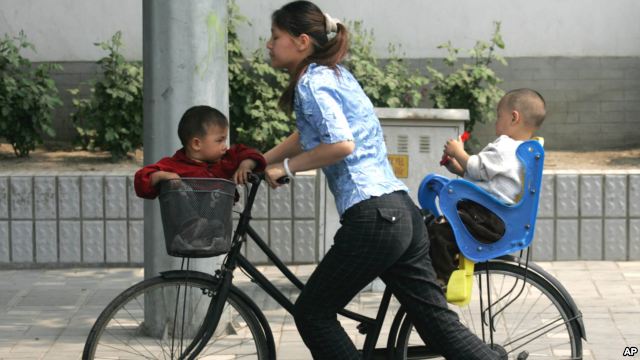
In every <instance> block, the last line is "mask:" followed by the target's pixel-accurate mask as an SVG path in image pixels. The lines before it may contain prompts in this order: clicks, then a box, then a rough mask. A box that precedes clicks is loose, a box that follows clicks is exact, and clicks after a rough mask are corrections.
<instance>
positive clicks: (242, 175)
mask: <svg viewBox="0 0 640 360" xmlns="http://www.w3.org/2000/svg"><path fill="white" fill-rule="evenodd" d="M256 165H257V163H256V161H255V160H252V159H244V160H242V162H241V163H240V165H238V169H237V170H236V172H235V173H234V174H233V182H235V183H236V184H246V183H247V180H248V178H249V174H250V173H251V171H252V170H253V169H255V167H256Z"/></svg>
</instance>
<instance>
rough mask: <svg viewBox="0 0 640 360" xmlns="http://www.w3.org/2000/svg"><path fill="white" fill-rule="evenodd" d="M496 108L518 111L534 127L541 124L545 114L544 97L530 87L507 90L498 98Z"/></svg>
mask: <svg viewBox="0 0 640 360" xmlns="http://www.w3.org/2000/svg"><path fill="white" fill-rule="evenodd" d="M498 108H499V109H503V110H506V111H509V112H511V111H517V112H519V113H520V116H521V117H522V119H523V120H524V122H525V123H526V124H527V125H529V126H531V127H533V128H536V129H537V128H539V127H540V126H541V125H542V122H543V121H544V118H545V116H546V115H547V112H546V110H545V101H544V98H543V97H542V95H540V93H539V92H537V91H535V90H531V89H524V88H523V89H515V90H511V91H509V92H507V93H506V94H505V95H504V96H503V97H502V99H501V100H500V103H499V104H498Z"/></svg>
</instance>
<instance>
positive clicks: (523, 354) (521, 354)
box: [516, 350, 529, 360]
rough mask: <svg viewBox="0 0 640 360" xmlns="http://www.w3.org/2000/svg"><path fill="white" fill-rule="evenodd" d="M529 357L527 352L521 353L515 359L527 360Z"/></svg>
mask: <svg viewBox="0 0 640 360" xmlns="http://www.w3.org/2000/svg"><path fill="white" fill-rule="evenodd" d="M528 357H529V352H528V351H526V350H525V351H523V352H521V353H520V354H518V357H517V358H516V359H517V360H527V358H528Z"/></svg>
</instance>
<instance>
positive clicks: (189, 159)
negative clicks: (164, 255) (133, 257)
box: [134, 105, 266, 248]
mask: <svg viewBox="0 0 640 360" xmlns="http://www.w3.org/2000/svg"><path fill="white" fill-rule="evenodd" d="M228 128H229V122H228V121H227V118H226V117H225V116H224V115H223V114H222V113H221V112H220V111H218V110H216V109H214V108H212V107H210V106H206V105H200V106H194V107H191V108H190V109H188V110H187V111H186V112H185V113H184V115H182V118H181V119H180V123H179V125H178V137H179V138H180V142H181V143H182V145H183V148H182V149H180V150H178V151H176V153H175V154H174V155H173V156H172V157H165V158H162V159H161V160H160V161H158V162H157V163H155V164H150V165H147V166H145V167H143V168H142V169H140V170H138V171H137V172H136V174H135V178H134V187H135V191H136V194H137V195H138V196H139V197H142V198H145V199H154V198H156V197H157V196H158V194H159V184H160V182H161V181H162V180H174V179H180V178H181V177H192V178H223V179H227V180H233V181H234V182H235V183H237V184H244V183H246V181H247V176H248V174H249V173H250V172H252V171H254V170H256V171H262V170H264V168H265V166H266V162H265V160H264V158H263V157H262V154H260V152H258V151H257V150H255V149H252V148H249V147H247V146H244V145H241V144H236V145H232V146H231V147H227V145H226V140H227V132H228ZM172 185H176V186H184V184H181V182H177V181H176V182H175V184H172ZM186 190H187V191H188V190H189V189H186ZM188 205H192V206H188ZM193 206H195V204H189V201H177V202H176V204H175V207H173V209H172V211H174V212H175V215H176V217H179V218H181V219H185V221H183V222H182V224H181V225H180V229H179V230H178V235H176V237H180V238H176V239H175V240H176V241H178V242H179V243H182V244H184V243H187V246H186V247H187V248H189V247H193V248H197V247H198V246H201V245H202V244H201V243H211V242H212V241H213V239H214V238H215V237H219V236H221V234H218V232H220V231H222V230H221V229H223V228H224V226H223V225H222V223H220V222H219V221H215V220H213V219H211V220H209V219H206V218H203V217H202V216H201V215H200V214H199V213H200V211H198V209H195V208H194V207H193ZM188 244H192V246H189V245H188Z"/></svg>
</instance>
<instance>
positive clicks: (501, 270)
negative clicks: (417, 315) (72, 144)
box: [389, 261, 582, 360]
mask: <svg viewBox="0 0 640 360" xmlns="http://www.w3.org/2000/svg"><path fill="white" fill-rule="evenodd" d="M487 269H488V273H489V276H490V279H491V288H492V291H491V301H492V303H493V304H497V305H496V306H495V307H492V312H493V314H494V315H495V316H496V317H497V321H496V322H497V323H498V324H497V325H496V326H495V328H496V331H495V332H494V334H493V339H494V344H498V345H500V346H501V347H503V348H504V349H505V350H506V352H507V353H508V357H509V359H516V358H517V355H518V354H520V353H521V352H522V351H527V352H528V354H529V355H528V358H527V359H528V360H535V359H542V358H544V359H582V340H581V330H580V326H579V324H578V320H577V319H576V318H575V316H574V315H573V311H572V310H571V307H570V306H569V304H568V302H567V301H566V299H565V298H564V296H563V295H562V294H561V293H560V292H559V291H558V290H557V289H556V288H555V286H553V284H552V283H551V282H550V281H548V280H547V279H545V278H544V277H542V276H540V275H538V274H537V273H535V272H533V271H531V270H526V269H525V268H524V267H522V266H519V265H517V264H514V263H507V262H500V261H489V262H486V263H479V264H476V267H475V271H474V286H473V295H472V300H471V303H470V304H469V305H467V306H464V307H457V306H451V309H453V310H454V311H456V312H457V313H458V315H459V316H460V321H461V322H462V323H464V324H465V325H466V326H467V327H468V328H469V329H470V330H471V331H472V332H473V333H475V334H476V335H478V336H479V337H480V338H481V339H483V340H485V342H486V343H488V342H489V331H488V330H489V329H488V327H487V326H486V325H485V326H484V335H483V334H482V327H483V326H482V322H481V316H480V307H479V302H480V296H479V291H478V278H479V276H480V275H481V276H482V286H483V287H484V288H483V290H482V291H483V296H482V297H483V301H484V309H486V308H487V304H488V301H487V297H486V272H487ZM525 279H526V281H525V282H526V283H525V282H523V280H525ZM514 285H515V286H514ZM523 285H524V286H523ZM520 289H522V292H520ZM509 291H511V292H509ZM518 293H520V295H519V296H516V295H517V294H518ZM503 296H506V297H504V298H503ZM512 300H513V301H514V302H513V303H511V304H510V305H508V306H507V307H505V308H504V310H503V311H501V312H500V313H498V314H497V315H496V312H497V311H498V310H499V309H500V308H503V307H504V306H505V305H506V304H507V303H509V302H510V301H512ZM541 302H542V303H541ZM534 308H535V310H534ZM486 313H487V312H485V314H486ZM396 317H402V318H401V319H398V321H400V323H401V325H400V327H399V330H398V332H397V338H395V339H393V338H391V339H389V343H390V344H395V349H394V352H393V358H395V359H403V360H404V359H442V357H441V356H440V355H438V354H437V351H435V350H434V349H433V348H431V347H429V345H428V344H424V342H422V340H421V339H420V337H419V335H418V334H417V332H416V331H415V330H414V329H413V325H412V324H411V321H410V320H409V318H408V317H407V316H406V312H404V310H403V311H401V312H398V314H396ZM511 325H514V328H513V329H512V328H511V327H510V326H511ZM536 330H537V332H534V333H533V335H536V336H537V337H534V336H531V337H530V338H529V337H525V338H522V339H519V338H520V337H521V336H524V335H526V334H528V333H531V332H532V331H536ZM390 336H392V337H393V336H395V335H394V334H391V335H390ZM528 341H529V342H528Z"/></svg>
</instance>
